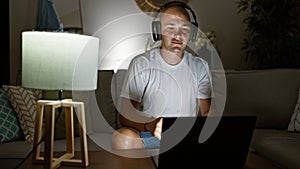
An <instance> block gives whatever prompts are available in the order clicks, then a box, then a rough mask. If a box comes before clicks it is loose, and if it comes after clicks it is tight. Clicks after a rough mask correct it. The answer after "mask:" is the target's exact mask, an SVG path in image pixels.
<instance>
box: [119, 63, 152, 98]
mask: <svg viewBox="0 0 300 169" xmlns="http://www.w3.org/2000/svg"><path fill="white" fill-rule="evenodd" d="M146 71H147V69H145V61H143V58H138V59H134V60H132V61H131V63H130V65H129V67H128V70H127V73H126V76H125V79H124V83H123V87H122V91H121V95H120V97H123V98H127V99H130V100H134V101H137V102H141V100H142V97H143V94H144V90H145V87H146V84H147V80H146Z"/></svg>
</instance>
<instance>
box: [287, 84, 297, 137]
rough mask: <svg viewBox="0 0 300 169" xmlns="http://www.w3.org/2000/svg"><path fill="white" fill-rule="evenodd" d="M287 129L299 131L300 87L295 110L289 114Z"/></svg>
mask: <svg viewBox="0 0 300 169" xmlns="http://www.w3.org/2000/svg"><path fill="white" fill-rule="evenodd" d="M288 131H297V132H300V88H299V92H298V99H297V103H296V106H295V110H294V113H293V114H292V116H291V121H290V123H289V126H288Z"/></svg>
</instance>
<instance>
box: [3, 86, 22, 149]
mask: <svg viewBox="0 0 300 169" xmlns="http://www.w3.org/2000/svg"><path fill="white" fill-rule="evenodd" d="M22 137H23V134H22V129H21V128H20V126H19V122H18V119H17V116H16V113H15V111H14V109H13V107H12V106H11V104H10V102H9V100H8V98H7V93H6V92H5V91H4V90H3V89H2V88H0V142H2V143H4V142H9V141H14V140H17V139H21V138H22Z"/></svg>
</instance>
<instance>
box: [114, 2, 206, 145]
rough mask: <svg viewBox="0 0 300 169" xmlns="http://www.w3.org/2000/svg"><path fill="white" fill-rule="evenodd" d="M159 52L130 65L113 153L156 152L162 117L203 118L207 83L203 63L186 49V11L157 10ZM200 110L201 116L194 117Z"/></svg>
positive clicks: (188, 27)
mask: <svg viewBox="0 0 300 169" xmlns="http://www.w3.org/2000/svg"><path fill="white" fill-rule="evenodd" d="M160 22H161V34H162V41H161V46H160V48H154V49H151V50H150V51H147V52H145V53H143V54H141V55H138V56H136V57H135V58H134V59H133V60H132V61H131V63H130V65H129V68H128V71H127V76H126V77H125V81H124V86H123V90H122V93H121V98H122V101H121V111H120V123H121V124H122V125H123V126H124V127H123V128H120V129H119V130H117V131H116V132H115V133H114V134H113V137H112V148H113V149H139V148H158V147H159V143H160V136H161V131H162V123H163V118H162V117H168V116H176V117H178V116H197V115H199V114H201V115H202V116H206V115H207V114H208V112H209V109H210V105H211V95H212V84H211V83H212V82H211V76H210V72H209V68H208V65H207V63H206V62H205V61H204V60H202V59H200V58H199V57H194V56H192V54H190V53H188V52H187V51H186V50H185V49H186V46H187V43H188V41H189V39H190V34H191V23H190V16H189V13H188V11H187V10H186V8H185V7H183V6H180V5H170V6H168V7H166V8H164V9H163V10H162V11H161V16H160ZM199 111H200V113H199Z"/></svg>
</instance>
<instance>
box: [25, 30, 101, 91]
mask: <svg viewBox="0 0 300 169" xmlns="http://www.w3.org/2000/svg"><path fill="white" fill-rule="evenodd" d="M98 46H99V40H98V38H96V37H92V36H87V35H79V34H72V33H63V32H39V31H33V32H23V33H22V47H23V48H22V86H24V87H27V88H34V89H43V90H80V91H87V90H95V89H96V88H97V72H98V70H97V69H98ZM75 72H76V76H74V73H75ZM74 80H76V81H75V82H74Z"/></svg>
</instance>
